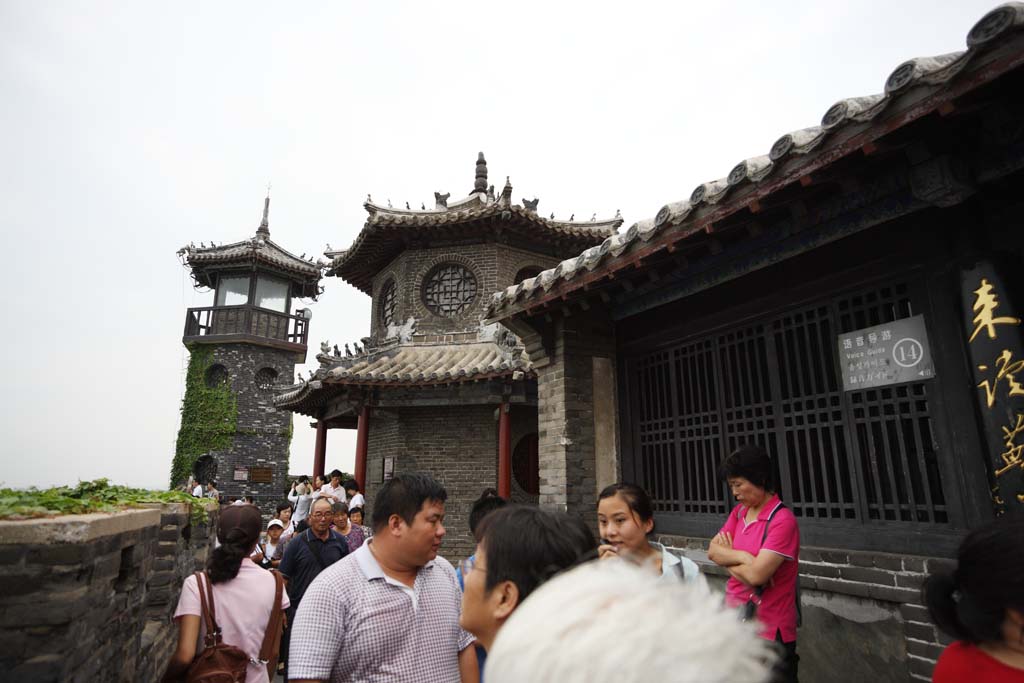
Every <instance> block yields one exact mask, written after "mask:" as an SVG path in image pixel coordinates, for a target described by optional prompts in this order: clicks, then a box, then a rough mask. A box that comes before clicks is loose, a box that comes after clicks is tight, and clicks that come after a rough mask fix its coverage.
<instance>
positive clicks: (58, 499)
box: [0, 479, 217, 524]
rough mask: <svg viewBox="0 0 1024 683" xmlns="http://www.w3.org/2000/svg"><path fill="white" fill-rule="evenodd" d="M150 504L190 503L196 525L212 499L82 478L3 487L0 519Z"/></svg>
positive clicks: (0, 491)
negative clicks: (70, 483) (53, 484)
mask: <svg viewBox="0 0 1024 683" xmlns="http://www.w3.org/2000/svg"><path fill="white" fill-rule="evenodd" d="M147 503H188V504H189V505H191V513H190V515H191V521H192V523H193V524H205V523H206V522H207V520H208V515H207V507H212V506H215V505H216V504H217V503H216V501H213V500H208V499H203V500H200V499H198V498H193V497H192V496H191V495H190V494H188V493H185V492H184V491H150V490H147V489H137V488H132V487H129V486H118V485H116V484H110V483H109V482H108V481H107V480H106V479H97V480H95V481H80V482H78V485H77V486H56V487H54V488H49V489H37V488H35V487H32V488H29V489H0V519H31V518H33V517H54V516H58V515H82V514H86V513H90V512H116V511H118V510H123V509H125V508H134V507H142V506H143V505H145V504H147Z"/></svg>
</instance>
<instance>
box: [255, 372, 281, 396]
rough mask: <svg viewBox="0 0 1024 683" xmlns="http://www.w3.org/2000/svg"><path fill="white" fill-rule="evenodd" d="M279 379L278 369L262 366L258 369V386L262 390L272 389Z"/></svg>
mask: <svg viewBox="0 0 1024 683" xmlns="http://www.w3.org/2000/svg"><path fill="white" fill-rule="evenodd" d="M276 381H277V370H275V369H274V368H260V369H259V370H257V371H256V388H257V389H259V390H260V391H270V390H271V389H273V388H274V382H276Z"/></svg>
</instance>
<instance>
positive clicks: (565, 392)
mask: <svg viewBox="0 0 1024 683" xmlns="http://www.w3.org/2000/svg"><path fill="white" fill-rule="evenodd" d="M527 348H528V349H530V348H531V343H530V342H527ZM534 348H536V347H534ZM544 349H545V351H544V352H543V353H538V352H537V351H534V352H531V359H532V360H533V362H534V365H535V366H539V367H538V369H537V422H538V437H539V458H540V504H541V505H542V506H546V507H552V508H556V509H565V510H568V511H569V512H574V513H576V514H579V515H580V516H582V517H583V518H584V519H587V520H590V519H591V517H592V516H593V510H594V506H595V503H596V498H597V492H596V487H597V477H596V463H595V461H594V417H593V416H594V405H593V388H594V377H593V358H594V357H595V356H602V357H612V356H613V355H614V334H613V332H612V331H611V326H610V324H609V323H608V321H607V320H604V319H601V318H599V317H597V316H586V315H582V314H581V315H578V316H576V315H574V316H571V317H559V318H557V319H556V320H555V321H554V322H553V324H552V328H551V330H550V331H549V334H548V340H547V344H545V345H544Z"/></svg>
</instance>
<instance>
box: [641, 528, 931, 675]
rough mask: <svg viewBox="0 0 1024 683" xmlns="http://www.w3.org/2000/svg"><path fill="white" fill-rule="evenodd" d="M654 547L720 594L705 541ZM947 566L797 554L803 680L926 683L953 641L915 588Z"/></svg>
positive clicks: (717, 571)
mask: <svg viewBox="0 0 1024 683" xmlns="http://www.w3.org/2000/svg"><path fill="white" fill-rule="evenodd" d="M658 540H659V541H660V542H662V543H664V544H665V545H666V546H668V547H670V548H673V549H675V550H677V551H679V552H681V553H682V554H684V555H686V556H687V557H689V558H690V559H692V560H693V561H695V562H697V563H698V564H699V565H700V566H701V569H702V570H703V571H704V572H705V574H707V575H708V577H709V579H710V580H711V583H712V585H716V586H719V587H722V589H723V590H724V583H725V579H726V578H727V577H728V573H727V572H726V571H725V570H724V569H722V568H721V567H718V566H717V565H715V564H714V563H712V562H710V561H709V560H708V559H707V545H708V539H700V538H686V537H681V536H669V535H662V536H659V537H658ZM950 564H951V561H950V560H948V559H943V558H932V557H916V556H905V555H891V554H887V553H868V552H857V551H848V550H833V549H829V548H813V547H804V548H801V549H800V586H801V592H802V595H801V605H802V610H803V626H802V627H801V628H800V629H799V631H798V635H797V652H798V654H799V655H800V678H801V680H808V681H835V682H837V683H845V682H849V683H860V682H862V681H872V682H873V683H890V682H892V683H896V682H899V683H907V682H908V681H930V680H931V674H932V669H933V668H934V666H935V661H936V660H937V659H938V656H939V654H940V653H941V652H942V649H943V648H944V647H945V646H946V645H948V644H949V642H950V640H949V638H947V637H946V636H945V635H944V634H942V633H941V632H940V631H938V629H936V627H935V625H934V624H932V622H931V620H930V619H929V617H928V610H927V609H925V607H923V606H922V603H921V590H920V589H921V584H922V583H923V582H924V579H925V577H926V576H927V575H928V574H930V573H932V572H934V571H938V570H940V569H947V568H949V567H950Z"/></svg>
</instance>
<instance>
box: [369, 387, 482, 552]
mask: <svg viewBox="0 0 1024 683" xmlns="http://www.w3.org/2000/svg"><path fill="white" fill-rule="evenodd" d="M496 407H497V406H488V405H477V406H448V407H445V406H431V407H424V408H401V409H397V410H377V411H375V413H374V416H373V419H372V421H371V423H370V432H369V444H368V446H369V449H368V450H369V454H368V456H367V477H366V478H367V479H368V480H369V481H368V482H367V484H366V494H367V499H368V500H369V501H372V500H373V496H375V495H376V494H377V491H378V489H379V488H380V484H381V476H382V466H383V459H384V458H385V457H394V458H395V473H396V474H398V473H403V472H428V473H430V474H431V475H432V476H433V477H434V478H435V479H437V480H438V481H439V482H441V484H443V485H444V487H445V489H446V490H447V492H448V502H447V504H446V506H445V513H446V516H445V527H446V529H447V535H446V536H445V540H444V544H443V545H442V547H441V554H442V555H443V556H444V557H446V558H447V559H449V560H451V561H452V562H455V561H458V560H460V559H462V558H464V557H466V556H468V555H469V554H471V553H472V552H473V548H474V543H473V540H472V537H471V536H470V533H469V510H470V507H471V506H472V503H473V501H474V500H475V499H476V498H477V497H478V496H479V495H480V492H481V491H482V490H483V489H484V488H486V487H489V486H491V487H494V486H497V476H498V473H497V463H498V424H497V422H496V421H495V419H494V411H495V408H496ZM370 508H371V510H372V508H373V503H372V502H371V503H370Z"/></svg>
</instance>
